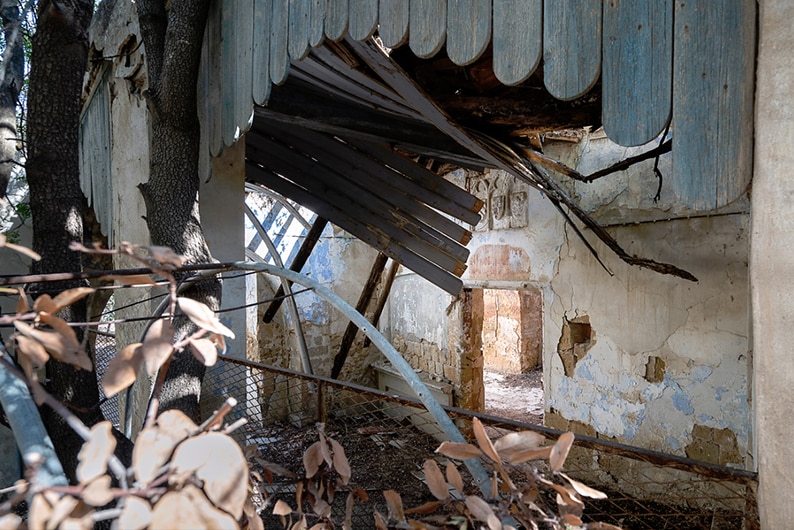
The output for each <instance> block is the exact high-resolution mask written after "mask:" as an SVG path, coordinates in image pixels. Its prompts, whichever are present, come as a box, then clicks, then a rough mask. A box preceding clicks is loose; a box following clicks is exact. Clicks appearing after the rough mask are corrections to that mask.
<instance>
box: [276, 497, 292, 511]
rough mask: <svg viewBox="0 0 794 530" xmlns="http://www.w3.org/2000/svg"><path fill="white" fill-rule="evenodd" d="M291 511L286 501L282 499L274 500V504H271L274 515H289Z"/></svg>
mask: <svg viewBox="0 0 794 530" xmlns="http://www.w3.org/2000/svg"><path fill="white" fill-rule="evenodd" d="M291 513H292V508H290V505H289V504H287V503H286V502H284V501H282V500H281V499H279V500H277V501H276V505H275V506H273V514H274V515H289V514H291Z"/></svg>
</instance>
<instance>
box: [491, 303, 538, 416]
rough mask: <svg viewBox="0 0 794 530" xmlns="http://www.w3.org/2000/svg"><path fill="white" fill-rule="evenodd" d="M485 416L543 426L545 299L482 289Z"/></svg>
mask: <svg viewBox="0 0 794 530" xmlns="http://www.w3.org/2000/svg"><path fill="white" fill-rule="evenodd" d="M482 299H483V311H482V345H483V386H484V391H485V412H486V413H487V414H492V415H494V416H499V417H503V418H508V419H511V420H516V421H522V422H525V423H535V424H542V423H543V295H542V292H541V291H540V289H537V288H525V289H515V290H512V289H482Z"/></svg>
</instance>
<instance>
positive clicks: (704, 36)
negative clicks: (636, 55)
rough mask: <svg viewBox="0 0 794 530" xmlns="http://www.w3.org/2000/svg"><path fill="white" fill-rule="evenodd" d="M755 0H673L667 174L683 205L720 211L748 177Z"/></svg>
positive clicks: (739, 193) (751, 122)
mask: <svg viewBox="0 0 794 530" xmlns="http://www.w3.org/2000/svg"><path fill="white" fill-rule="evenodd" d="M755 9H756V3H755V1H754V0H730V1H728V0H726V1H724V2H712V1H709V0H691V1H687V2H681V1H677V2H676V4H675V46H674V59H673V65H674V66H673V175H672V179H671V180H672V186H673V189H674V190H675V193H676V195H677V196H678V197H679V198H680V199H681V201H682V202H683V203H684V204H686V205H687V206H690V207H693V208H697V209H710V208H719V207H720V206H724V205H725V204H728V203H730V202H731V201H733V200H735V199H736V198H738V197H739V196H740V195H741V194H742V193H744V191H745V190H746V188H747V186H748V184H749V182H750V178H751V176H752V159H753V158H752V157H753V153H752V148H753V74H754V56H755Z"/></svg>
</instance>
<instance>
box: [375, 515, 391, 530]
mask: <svg viewBox="0 0 794 530" xmlns="http://www.w3.org/2000/svg"><path fill="white" fill-rule="evenodd" d="M372 516H373V517H374V519H375V530H388V529H389V526H388V522H387V521H386V518H385V517H384V516H383V514H382V513H380V512H379V511H378V510H375V511H374V512H373V514H372Z"/></svg>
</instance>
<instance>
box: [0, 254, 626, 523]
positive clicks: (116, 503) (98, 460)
mask: <svg viewBox="0 0 794 530" xmlns="http://www.w3.org/2000/svg"><path fill="white" fill-rule="evenodd" d="M0 246H9V247H11V248H14V247H13V246H11V245H9V244H7V243H6V241H5V240H0ZM72 247H73V248H74V249H76V250H80V251H83V252H93V253H122V254H126V255H129V256H131V257H133V258H134V259H137V260H138V261H140V262H141V263H144V264H146V265H147V266H148V267H150V269H151V270H152V272H153V273H155V274H158V275H160V276H162V277H163V278H165V279H166V280H167V281H168V284H169V293H170V302H171V303H170V308H171V309H170V311H169V316H168V318H165V319H157V320H154V321H153V322H152V323H151V325H150V326H149V328H148V330H147V332H146V333H145V335H144V337H143V340H142V342H140V343H135V344H131V345H129V346H127V347H126V348H124V349H123V350H122V351H121V352H119V353H118V354H117V355H116V357H115V358H114V359H113V360H112V361H111V363H110V365H109V366H108V369H107V371H106V373H105V375H104V377H103V380H102V382H101V383H102V387H103V389H104V392H105V395H106V396H112V395H114V394H116V393H118V392H120V391H121V390H123V389H125V388H127V387H129V386H130V385H131V384H132V383H133V382H134V381H135V378H136V376H137V374H138V372H139V370H140V369H141V368H145V370H146V372H147V373H149V374H154V373H157V372H158V371H161V372H164V371H165V368H167V363H169V362H170V359H171V357H172V356H173V354H174V353H175V352H177V351H181V350H183V349H185V348H189V350H190V351H191V352H192V353H193V355H194V356H195V357H196V358H197V359H198V360H199V361H200V362H202V363H203V364H205V365H207V366H210V365H212V364H214V363H215V362H216V360H217V357H218V352H219V351H220V352H223V351H225V347H226V346H225V339H224V337H232V338H233V337H234V334H233V333H232V332H231V330H229V329H228V328H227V327H226V326H224V325H223V324H222V323H221V322H220V320H218V318H217V317H216V316H215V313H214V312H213V311H212V310H211V309H210V308H209V307H207V306H206V305H205V304H203V303H201V302H197V301H195V300H192V299H189V298H184V297H179V296H177V289H176V282H175V279H174V277H173V275H172V274H171V271H173V270H174V268H175V267H179V266H181V265H182V264H183V260H182V258H181V256H178V255H177V254H175V253H174V252H173V251H172V250H171V249H167V248H162V247H143V246H137V245H130V244H127V243H124V244H123V245H122V247H121V249H120V250H118V251H107V250H102V249H99V248H94V249H88V248H86V247H83V246H82V245H79V244H73V245H72ZM107 279H111V280H115V281H120V282H122V283H125V284H128V285H131V284H138V285H140V284H143V285H151V284H153V283H154V282H153V281H152V280H151V278H150V277H148V276H135V277H128V276H111V277H108V278H107ZM92 292H93V290H92V289H90V288H87V287H80V288H76V289H70V290H68V291H65V292H63V293H61V294H59V295H58V296H56V297H54V298H52V297H50V296H49V295H42V296H40V297H38V298H37V299H36V300H35V302H34V303H33V305H32V307H31V305H30V303H29V301H28V298H27V296H26V294H25V293H24V291H23V290H22V289H19V290H18V294H19V301H18V303H17V308H16V313H17V314H16V316H14V317H12V318H11V321H13V323H14V326H15V328H16V332H15V334H14V335H13V339H14V343H15V345H16V346H15V349H16V352H17V362H18V363H19V365H20V367H21V368H22V372H23V374H22V375H20V377H24V378H25V379H26V380H27V382H28V384H29V386H30V387H31V389H32V391H33V394H34V397H35V398H36V400H37V402H38V403H39V404H41V403H43V402H47V403H48V404H49V405H51V406H53V407H57V408H56V410H57V411H58V412H59V413H60V414H61V415H62V416H64V418H65V419H66V420H67V422H69V423H70V424H71V425H73V428H75V429H76V430H78V432H80V433H81V435H82V436H83V437H84V439H85V444H84V445H83V448H82V450H81V451H80V453H79V455H78V460H79V465H78V467H77V479H78V484H76V485H73V486H65V487H64V486H60V487H58V486H51V487H42V486H39V485H37V483H36V480H35V469H29V470H28V480H27V481H20V482H19V483H18V484H17V487H16V495H15V499H17V500H22V499H23V498H26V497H27V498H28V499H29V501H30V507H29V518H28V520H27V521H26V522H25V521H22V520H21V519H20V518H19V517H18V516H17V515H15V514H13V513H6V514H5V515H2V517H0V530H5V529H6V528H17V527H20V526H22V527H25V526H26V527H27V528H30V529H32V530H56V529H64V530H65V529H68V530H72V529H75V530H80V529H86V530H87V529H90V528H93V527H94V526H95V524H96V523H97V522H99V521H103V520H113V521H114V523H115V524H116V525H117V527H118V528H123V529H132V530H143V529H150V530H158V529H179V528H185V529H187V528H251V529H254V530H259V529H262V528H263V523H262V520H261V519H260V517H259V515H258V511H257V507H255V506H254V502H253V500H254V499H255V498H256V497H257V495H261V493H260V489H259V486H260V483H263V482H272V481H273V476H274V475H276V474H279V475H287V476H290V478H293V479H294V480H295V486H296V489H295V497H294V504H293V506H294V507H293V506H291V505H290V504H289V503H287V502H285V501H283V500H278V501H276V503H275V505H274V507H273V513H274V514H275V515H278V516H280V518H281V521H282V524H283V527H284V528H286V529H288V530H301V529H309V530H330V529H335V528H342V529H343V530H352V528H353V526H352V517H353V509H354V505H355V502H356V501H367V500H368V499H367V498H368V495H367V493H366V491H365V490H364V489H362V488H359V487H353V486H351V485H350V479H351V468H350V464H349V461H348V458H347V456H346V454H345V451H344V449H343V447H342V446H341V445H340V444H339V443H338V442H337V441H336V440H334V439H333V438H331V437H329V436H328V435H326V433H325V430H324V425H323V424H319V425H318V437H319V439H318V441H317V442H315V443H314V444H312V445H311V446H310V447H309V448H308V449H307V450H306V451H305V453H304V455H303V465H304V468H305V476H304V477H303V478H300V479H298V478H297V477H294V475H291V474H290V472H289V471H288V470H286V469H284V468H283V467H281V466H279V465H277V464H273V463H269V462H265V461H264V460H262V459H260V458H258V457H257V456H258V455H257V453H258V451H257V449H256V448H255V447H248V448H246V449H245V451H243V450H241V448H240V446H239V445H238V444H237V442H236V441H234V439H232V438H231V437H230V436H229V435H228V433H229V432H231V431H232V430H234V429H235V428H236V427H238V426H239V425H241V424H242V422H244V419H242V420H238V421H237V422H235V423H234V424H232V425H227V426H223V419H224V415H225V414H226V413H227V412H228V410H229V409H230V408H231V407H232V406H234V404H235V402H234V400H233V399H229V400H228V401H227V404H226V406H224V408H222V409H221V410H219V411H217V412H216V413H215V415H213V417H212V418H210V419H209V420H207V421H206V422H205V423H204V424H203V425H201V426H198V425H196V424H195V423H193V422H192V421H191V420H190V419H189V418H188V417H187V416H185V415H184V414H183V413H182V412H179V411H176V410H171V411H166V412H164V413H162V414H160V415H159V416H158V415H157V414H156V407H155V410H154V413H153V414H151V415H149V416H148V417H147V423H146V425H145V426H144V429H143V430H142V431H141V432H140V433H139V435H138V438H137V440H136V443H135V447H134V451H133V457H132V466H131V467H130V468H129V469H125V468H124V466H123V465H122V464H121V463H120V462H119V461H118V459H116V457H115V456H114V450H115V448H116V439H115V437H114V435H113V432H112V426H111V425H110V423H109V422H102V423H99V424H97V425H94V426H93V428H91V429H90V430H88V429H87V428H86V427H85V426H84V425H82V424H81V423H80V422H79V420H78V419H77V418H75V417H74V416H73V415H71V413H69V411H68V410H67V409H66V408H64V407H63V406H60V407H58V404H57V403H55V404H53V403H52V401H53V400H52V397H51V396H49V395H48V394H46V392H45V391H44V389H43V388H42V386H41V385H40V384H39V381H38V376H37V369H38V368H40V367H42V366H43V365H44V364H45V363H46V362H47V361H48V360H49V359H50V358H53V359H56V360H58V361H61V362H64V363H69V364H71V365H74V366H76V367H78V368H80V369H83V370H92V369H93V366H92V362H91V359H90V357H89V355H88V354H87V352H86V348H85V339H84V340H83V341H80V340H79V339H78V336H77V334H76V333H75V331H74V329H73V328H72V327H71V326H70V325H69V324H68V323H67V322H66V321H65V320H63V319H62V318H60V317H58V316H56V314H57V313H58V312H59V311H60V310H61V309H63V308H64V307H66V306H68V305H69V304H72V303H74V302H76V301H77V300H80V299H81V298H83V297H85V296H88V295H90V294H91V293H92ZM177 308H178V310H179V311H180V312H181V313H182V314H184V315H185V316H186V317H187V318H189V319H190V320H191V321H192V322H193V323H194V324H195V325H196V327H197V328H198V330H197V331H196V332H194V333H192V334H190V335H189V336H187V337H184V338H177V337H175V336H174V327H173V324H172V319H173V317H174V315H175V314H176V311H177ZM4 318H6V317H4ZM86 335H87V334H86ZM157 393H158V387H157V385H156V386H155V390H154V394H155V396H156V395H157ZM153 402H154V403H156V402H157V400H153ZM150 412H151V411H150ZM472 428H473V433H474V437H475V440H476V445H475V444H464V443H453V442H444V443H442V444H441V446H439V448H438V449H437V452H438V453H440V454H441V455H443V456H445V457H447V458H449V459H452V460H458V461H463V460H467V459H470V458H482V459H484V460H485V461H486V463H488V464H489V465H490V467H491V468H492V469H493V475H492V478H491V482H490V484H489V485H488V486H489V487H488V490H489V491H488V492H487V494H486V495H482V494H481V493H482V492H480V491H477V492H472V491H471V488H470V487H468V488H467V487H466V484H465V483H464V480H463V477H462V475H461V473H460V472H459V471H458V468H457V466H456V465H455V464H454V463H453V462H452V461H451V460H449V461H447V462H446V464H445V467H444V470H443V471H442V469H441V467H439V465H438V463H437V462H436V460H433V459H430V460H427V461H426V462H425V463H424V466H423V468H424V476H425V481H426V483H427V486H428V488H429V490H430V493H431V494H432V495H433V497H435V499H436V500H434V501H431V502H428V503H425V504H424V505H422V506H419V507H416V508H412V509H405V508H404V507H403V505H402V499H401V497H400V495H399V494H398V493H397V492H396V491H395V490H388V491H385V492H384V497H385V499H386V503H387V507H388V514H386V515H384V514H381V513H379V512H377V511H375V512H374V514H373V516H374V526H375V528H378V529H380V530H387V529H389V528H411V529H428V530H432V529H442V528H443V529H445V528H472V529H474V528H487V529H488V530H501V529H505V530H509V529H512V528H516V526H518V525H520V526H522V527H523V528H534V529H538V528H552V529H553V530H574V529H582V530H584V529H596V528H598V529H602V530H614V529H616V528H617V527H614V526H612V525H608V524H604V523H596V524H593V523H587V524H586V523H583V521H582V519H581V517H582V514H583V511H584V502H583V498H584V497H589V498H595V499H601V498H605V495H604V494H603V493H602V492H600V491H597V490H595V489H592V488H590V487H588V486H586V485H585V484H582V483H581V482H578V481H576V480H574V479H572V478H570V477H569V476H567V475H566V474H565V473H563V471H562V469H563V465H564V463H565V460H566V458H567V455H568V452H569V450H570V448H571V445H572V444H573V441H574V436H573V434H571V433H565V434H563V435H561V436H560V438H559V439H558V440H557V441H556V443H555V444H553V445H550V446H544V445H543V444H544V442H545V438H544V437H543V436H542V435H540V434H537V433H533V432H519V433H511V434H508V435H506V436H503V437H501V438H499V439H497V440H495V441H492V440H491V439H490V437H489V436H488V435H487V433H486V431H485V429H484V427H483V425H482V424H481V423H480V422H479V420H477V419H476V418H475V419H474V421H473V426H472ZM251 459H253V460H254V461H256V462H257V463H258V464H259V465H260V466H261V468H262V473H261V474H260V473H257V472H252V471H250V468H249V464H248V460H251ZM533 460H545V461H547V467H548V471H547V472H541V471H540V470H539V467H537V466H534V465H529V464H528V462H530V461H533ZM263 475H264V477H263ZM516 476H521V477H522V478H521V480H520V482H517V481H518V479H516V481H514V479H513V478H511V477H516ZM340 493H342V494H346V502H345V515H344V519H343V520H341V521H337V520H335V519H334V517H332V511H331V506H332V504H333V503H334V499H335V498H336V497H338V495H339V494H340ZM551 498H553V499H555V502H553V503H551V502H549V499H551ZM549 504H553V506H549ZM10 505H11V503H6V505H4V507H5V508H7V507H8V506H10ZM618 530H619V529H618Z"/></svg>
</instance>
